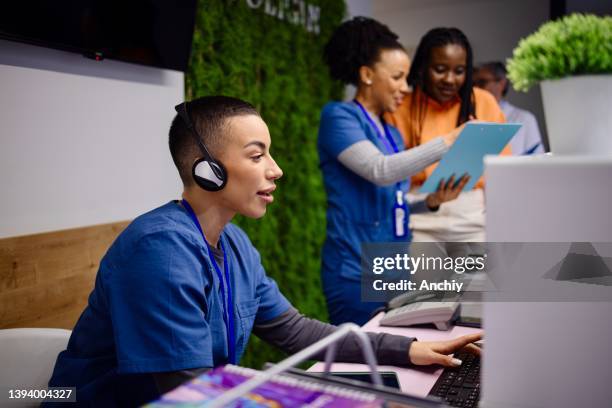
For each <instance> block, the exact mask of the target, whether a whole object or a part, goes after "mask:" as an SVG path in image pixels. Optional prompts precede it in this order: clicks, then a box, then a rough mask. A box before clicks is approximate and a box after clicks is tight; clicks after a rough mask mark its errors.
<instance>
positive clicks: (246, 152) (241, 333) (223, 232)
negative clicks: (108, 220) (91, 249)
mask: <svg viewBox="0 0 612 408" xmlns="http://www.w3.org/2000/svg"><path fill="white" fill-rule="evenodd" d="M176 110H177V115H176V116H175V117H174V120H173V121H172V125H171V127H170V137H169V145H170V153H171V155H172V159H173V161H174V163H175V165H176V167H177V170H178V174H179V176H180V178H181V181H182V182H183V186H184V188H183V193H182V199H180V200H172V201H169V202H167V203H166V204H163V205H162V206H160V207H158V208H156V209H154V210H151V211H149V212H147V213H146V214H143V215H141V216H139V217H137V218H136V219H135V220H134V221H133V222H132V223H130V225H128V226H127V227H126V229H125V230H124V231H123V232H122V233H121V234H120V235H119V236H118V237H117V239H116V240H115V242H114V243H113V244H112V246H111V247H110V248H109V250H108V252H107V253H106V254H105V255H104V257H103V258H102V261H101V262H100V268H99V270H98V273H97V276H96V282H95V286H94V289H93V291H92V293H91V295H90V296H89V300H88V304H87V307H86V308H85V310H84V311H83V313H82V315H81V317H80V318H79V320H78V322H77V324H76V326H75V328H74V330H73V331H72V334H71V336H70V341H69V342H68V346H67V349H66V350H64V351H62V352H61V353H60V354H59V356H58V357H57V362H56V364H55V368H54V370H53V375H52V377H51V379H50V380H49V386H51V387H76V398H77V405H76V406H87V407H119V406H121V407H136V406H141V405H143V404H145V403H147V402H149V401H151V400H153V399H155V398H157V397H158V396H159V395H160V394H162V393H165V392H167V391H169V390H171V389H173V388H175V387H176V386H178V385H179V384H181V383H182V382H185V381H187V380H190V379H192V378H193V377H196V376H198V375H199V374H202V373H203V372H205V371H206V370H208V369H210V368H212V367H218V366H220V365H224V364H228V363H230V364H239V362H240V358H241V356H242V354H243V352H244V350H245V348H246V346H247V343H248V341H249V337H250V335H251V332H253V333H255V334H256V335H257V336H259V337H260V338H262V339H263V340H265V341H267V342H269V343H271V344H273V345H275V346H277V347H279V348H281V349H282V350H284V351H286V352H287V353H295V352H297V351H299V350H302V349H303V348H305V347H307V346H309V345H311V344H312V343H314V342H316V341H318V340H320V339H322V338H323V337H326V336H328V335H329V334H331V333H333V332H334V331H335V330H336V327H334V326H332V325H329V324H326V323H323V322H320V321H317V320H314V319H309V318H307V317H305V316H303V315H302V314H300V313H299V312H298V311H297V310H296V309H295V308H294V307H293V306H292V305H291V304H290V303H289V301H288V300H287V299H286V298H285V297H284V296H283V295H282V293H281V292H280V290H279V289H278V286H277V285H276V283H275V282H274V281H273V280H272V279H270V278H269V277H268V276H267V275H266V272H265V270H264V268H263V266H262V264H261V258H260V255H259V253H258V252H257V250H256V249H255V247H254V246H253V244H252V243H251V241H250V240H249V238H248V237H247V235H246V234H245V233H244V231H242V230H241V229H240V228H239V227H237V226H236V225H234V224H232V223H231V220H232V218H233V217H234V216H235V215H236V214H241V215H243V216H245V217H249V218H261V217H263V216H264V215H265V213H266V210H267V207H268V205H270V204H271V203H272V202H273V201H274V197H273V192H274V190H275V189H276V182H277V180H278V179H279V178H280V177H281V176H282V175H283V172H282V170H281V169H280V168H279V167H278V165H277V164H276V162H275V161H274V159H273V158H272V155H271V153H270V148H271V144H272V140H271V138H270V133H269V131H268V127H267V126H266V124H265V122H264V121H263V119H262V118H261V117H260V116H259V113H258V112H257V110H256V109H255V108H254V107H253V106H252V105H251V104H249V103H247V102H245V101H242V100H240V99H236V98H231V97H226V96H207V97H203V98H198V99H195V100H193V101H191V102H186V103H182V104H180V105H178V106H177V107H176ZM133 154H134V156H135V157H136V156H137V155H138V152H133ZM369 337H370V340H371V342H372V346H373V349H374V351H375V353H376V355H377V359H378V360H379V363H380V364H395V365H397V364H399V365H410V364H416V365H426V364H436V363H437V364H442V365H446V366H458V365H460V364H461V361H460V360H458V359H455V358H453V356H452V355H451V354H452V353H454V352H455V351H457V350H459V349H461V348H463V347H466V348H467V349H468V350H471V351H472V352H474V353H476V354H478V353H479V350H478V348H477V347H476V346H475V345H473V344H471V343H472V342H474V341H477V340H479V339H480V338H481V335H480V334H473V335H468V336H463V337H459V338H456V339H454V340H450V341H440V342H421V341H417V340H415V339H413V338H408V337H403V336H394V335H390V334H382V333H379V334H374V333H370V334H369ZM322 356H323V353H321V355H319V356H317V358H322ZM338 358H339V360H343V361H348V362H358V361H362V357H361V351H360V346H359V343H358V341H357V338H356V336H355V335H350V336H348V337H346V338H345V339H344V341H342V342H340V343H338ZM43 406H47V407H48V406H58V407H63V406H64V404H63V403H61V402H58V403H52V402H49V403H44V404H43Z"/></svg>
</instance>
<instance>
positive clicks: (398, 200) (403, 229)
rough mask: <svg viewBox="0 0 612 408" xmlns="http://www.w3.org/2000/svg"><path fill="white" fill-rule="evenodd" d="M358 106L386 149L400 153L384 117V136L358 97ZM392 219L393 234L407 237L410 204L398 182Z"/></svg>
mask: <svg viewBox="0 0 612 408" xmlns="http://www.w3.org/2000/svg"><path fill="white" fill-rule="evenodd" d="M353 101H354V102H355V104H356V105H357V106H359V108H360V109H361V111H362V112H363V114H364V115H365V117H366V118H367V119H368V122H370V124H371V125H372V127H373V128H374V130H376V135H377V136H378V138H379V139H380V140H381V141H382V142H383V144H384V145H385V150H387V153H388V154H394V153H399V149H398V148H397V144H395V141H394V140H393V136H392V135H391V131H390V130H389V128H388V127H387V124H386V123H385V121H384V119H383V118H382V117H381V118H380V123H381V124H382V126H383V129H384V130H385V134H384V136H383V135H382V134H381V133H380V130H379V129H378V126H376V123H374V121H373V120H372V118H371V117H370V115H369V113H368V111H366V110H365V108H364V107H363V105H362V104H361V103H359V101H358V100H357V99H354V100H353ZM391 216H392V219H393V236H394V237H395V238H396V239H398V238H405V237H406V236H407V235H408V206H407V205H406V201H405V200H404V192H403V191H402V189H401V184H400V183H399V182H398V183H396V184H395V200H394V202H393V209H392V214H391Z"/></svg>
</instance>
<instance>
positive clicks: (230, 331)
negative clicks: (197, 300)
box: [181, 199, 236, 364]
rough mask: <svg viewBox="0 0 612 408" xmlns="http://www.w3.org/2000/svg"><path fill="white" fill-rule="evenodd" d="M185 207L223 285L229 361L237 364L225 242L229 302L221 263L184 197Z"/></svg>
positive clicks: (224, 268)
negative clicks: (216, 258) (220, 267)
mask: <svg viewBox="0 0 612 408" xmlns="http://www.w3.org/2000/svg"><path fill="white" fill-rule="evenodd" d="M181 203H182V204H183V207H185V209H186V210H187V213H188V214H189V216H190V217H191V220H192V221H193V223H194V224H195V225H196V227H198V231H200V234H202V238H204V242H205V243H206V249H207V250H208V257H209V258H210V263H212V266H213V268H214V269H215V271H216V272H217V277H218V278H219V285H220V287H221V296H222V297H223V321H224V323H225V329H226V330H227V349H228V353H229V362H230V363H231V364H236V338H235V337H236V334H235V332H234V313H233V312H232V305H233V304H234V302H233V301H232V285H231V283H230V273H229V264H228V263H227V253H226V252H225V250H224V248H223V242H222V241H221V240H220V241H219V245H221V250H222V251H223V270H224V272H225V282H227V304H226V303H225V301H226V297H225V285H224V284H223V274H222V273H221V270H220V269H219V265H217V261H215V256H214V254H213V253H212V249H211V248H210V245H209V244H208V241H207V240H206V237H205V236H204V232H203V231H202V227H201V226H200V222H199V221H198V217H196V215H195V212H194V211H193V208H191V205H189V203H188V202H187V200H185V199H183V201H181Z"/></svg>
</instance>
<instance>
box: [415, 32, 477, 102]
mask: <svg viewBox="0 0 612 408" xmlns="http://www.w3.org/2000/svg"><path fill="white" fill-rule="evenodd" d="M466 71H467V52H466V51H465V48H463V47H462V46H461V45H458V44H447V45H444V46H441V47H435V48H432V49H431V54H430V59H429V64H427V71H426V74H425V78H426V79H425V93H427V95H429V96H430V97H431V98H433V99H434V100H436V101H437V102H439V103H445V102H448V101H450V100H451V99H453V98H455V97H456V96H457V95H458V94H459V89H461V87H462V86H463V84H464V83H465V76H466Z"/></svg>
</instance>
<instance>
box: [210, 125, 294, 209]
mask: <svg viewBox="0 0 612 408" xmlns="http://www.w3.org/2000/svg"><path fill="white" fill-rule="evenodd" d="M227 127H228V129H229V130H228V131H229V136H228V137H227V141H226V142H225V145H224V147H223V151H222V152H221V153H219V155H218V158H219V160H220V161H221V162H222V163H223V164H224V165H225V168H226V169H227V174H228V180H227V185H226V186H225V188H224V189H223V190H221V191H220V192H219V195H218V198H219V200H220V202H221V203H222V205H223V206H224V207H225V208H226V209H227V210H230V211H232V212H233V213H238V214H242V215H244V216H246V217H250V218H260V217H262V216H263V215H264V214H265V213H266V209H267V207H268V205H269V204H271V203H272V201H274V197H273V195H272V194H273V192H274V190H275V189H276V185H275V182H276V180H277V179H279V178H280V177H281V176H282V175H283V171H282V170H281V169H280V167H278V165H277V164H276V162H275V161H274V159H273V158H272V155H271V154H270V147H271V144H272V140H271V138H270V132H269V131H268V126H267V125H266V123H265V122H264V121H263V120H262V119H261V118H260V117H259V116H256V115H242V116H235V117H233V118H231V119H229V120H228V123H227Z"/></svg>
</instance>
